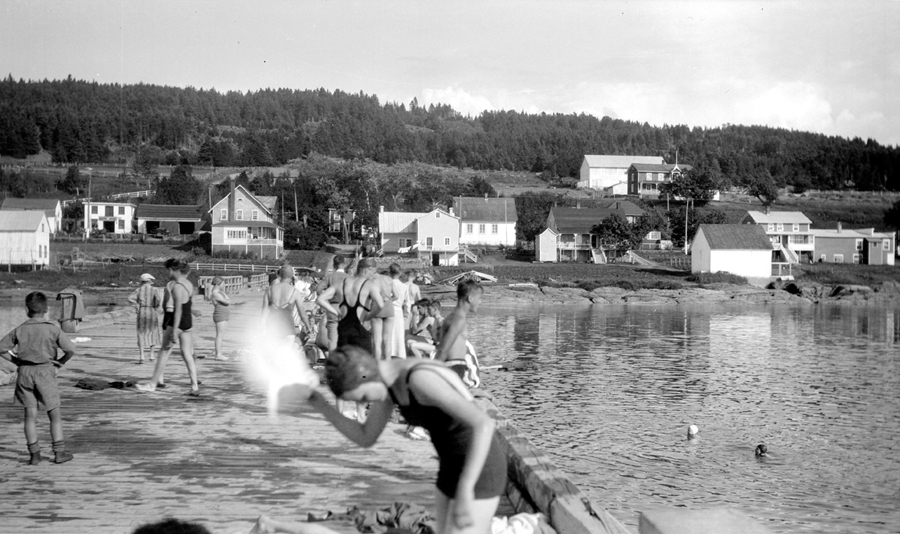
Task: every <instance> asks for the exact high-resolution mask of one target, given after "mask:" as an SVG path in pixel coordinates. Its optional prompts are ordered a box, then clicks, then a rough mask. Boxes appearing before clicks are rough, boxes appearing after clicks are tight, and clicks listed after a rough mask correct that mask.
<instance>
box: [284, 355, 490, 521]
mask: <svg viewBox="0 0 900 534" xmlns="http://www.w3.org/2000/svg"><path fill="white" fill-rule="evenodd" d="M325 379H326V381H327V383H328V385H329V387H330V388H331V391H332V392H333V393H334V395H335V396H336V397H339V398H342V399H344V400H351V401H357V402H370V403H372V407H371V409H370V410H369V416H368V418H367V419H366V422H365V423H358V422H356V421H352V420H350V419H347V418H346V417H343V416H342V415H341V414H340V413H339V412H338V411H337V410H336V409H335V408H334V407H332V405H331V404H330V403H329V402H328V401H327V400H326V399H325V397H324V396H323V395H322V394H321V393H319V392H318V391H316V390H314V389H312V388H309V387H307V386H302V385H296V386H290V387H291V388H293V389H294V390H295V391H296V395H297V396H299V397H300V398H304V397H305V398H308V402H309V403H310V405H311V406H312V407H313V408H314V409H316V410H317V411H319V412H321V413H322V414H323V415H324V416H325V418H326V419H327V420H328V421H329V422H330V423H331V424H332V425H334V427H335V428H336V429H337V430H338V431H339V432H340V433H341V434H343V435H344V436H346V437H347V438H348V439H350V440H351V441H353V442H354V443H356V444H357V445H360V446H362V447H371V446H372V445H374V444H375V442H376V441H377V439H378V437H379V436H380V435H381V433H382V432H383V431H384V428H385V426H386V425H387V422H388V420H389V419H390V416H391V412H392V411H393V409H394V406H397V407H398V408H399V410H400V414H401V415H403V417H404V418H405V419H406V421H407V422H408V423H409V424H411V425H419V426H422V427H424V428H425V429H427V430H428V432H429V433H430V435H431V442H432V444H433V445H434V448H435V451H436V452H437V455H438V458H439V469H438V475H437V491H436V492H435V508H436V509H435V518H436V520H437V530H436V531H437V534H445V533H449V532H452V533H472V534H475V533H477V534H482V533H485V532H489V531H490V524H491V518H492V517H493V516H494V512H495V511H496V510H497V505H498V503H499V501H500V495H501V494H502V493H503V492H504V491H505V488H506V470H507V463H506V458H505V457H504V454H503V452H502V449H501V448H500V444H499V442H498V441H497V438H496V436H495V432H494V430H495V423H494V420H493V419H491V418H490V417H489V416H488V415H487V414H485V413H484V412H482V411H481V410H480V409H479V408H478V407H477V406H476V405H475V403H474V402H473V398H472V395H471V393H469V391H468V389H467V388H466V387H465V385H464V384H463V383H462V381H461V380H460V379H459V376H457V374H456V373H454V372H453V371H451V370H450V369H448V368H447V367H446V366H444V365H441V364H438V363H436V362H432V361H428V360H413V359H410V360H375V359H374V358H372V356H371V355H370V354H369V353H367V352H366V351H364V350H362V349H360V348H359V347H354V346H345V347H340V348H338V349H337V350H336V351H334V352H332V353H331V354H330V355H329V357H328V359H327V360H326V362H325Z"/></svg>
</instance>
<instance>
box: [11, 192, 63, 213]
mask: <svg viewBox="0 0 900 534" xmlns="http://www.w3.org/2000/svg"><path fill="white" fill-rule="evenodd" d="M58 205H59V199H56V198H14V197H7V198H5V199H4V200H3V204H2V205H0V210H26V211H27V210H44V212H45V213H46V214H47V216H48V217H56V206H58Z"/></svg>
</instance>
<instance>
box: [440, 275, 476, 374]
mask: <svg viewBox="0 0 900 534" xmlns="http://www.w3.org/2000/svg"><path fill="white" fill-rule="evenodd" d="M483 293H484V288H483V287H481V284H479V283H478V282H476V281H474V280H466V281H464V282H460V283H459V284H458V285H457V286H456V299H457V300H456V307H455V308H454V309H453V311H452V312H450V315H448V316H447V318H446V319H444V321H443V324H442V325H441V329H440V332H441V342H440V344H439V345H438V347H437V353H436V354H435V358H434V359H435V360H437V361H441V362H444V363H445V364H446V365H447V366H449V367H450V368H451V369H453V370H454V371H456V373H457V374H458V375H459V377H460V378H462V380H463V382H464V383H465V384H466V385H467V386H469V387H478V386H479V385H480V383H481V380H480V379H479V378H478V357H477V356H476V355H475V348H474V347H473V346H472V344H471V343H470V342H469V325H468V317H469V314H474V313H476V312H477V311H478V306H479V305H480V304H481V296H482V294H483Z"/></svg>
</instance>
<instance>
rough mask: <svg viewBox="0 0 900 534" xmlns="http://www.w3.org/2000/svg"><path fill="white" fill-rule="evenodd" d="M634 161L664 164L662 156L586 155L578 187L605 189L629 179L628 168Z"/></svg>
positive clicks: (582, 163)
mask: <svg viewBox="0 0 900 534" xmlns="http://www.w3.org/2000/svg"><path fill="white" fill-rule="evenodd" d="M633 163H651V164H659V165H661V164H663V163H665V161H663V159H662V156H606V155H585V156H584V160H583V161H582V162H581V170H580V171H579V179H578V187H579V188H583V189H586V188H590V189H605V188H607V187H610V186H615V184H617V183H619V182H627V181H628V168H629V167H631V165H632V164H633Z"/></svg>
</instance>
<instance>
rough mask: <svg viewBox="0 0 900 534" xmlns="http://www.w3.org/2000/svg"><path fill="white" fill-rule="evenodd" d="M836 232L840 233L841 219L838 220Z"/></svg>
mask: <svg viewBox="0 0 900 534" xmlns="http://www.w3.org/2000/svg"><path fill="white" fill-rule="evenodd" d="M838 233H841V221H838Z"/></svg>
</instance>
